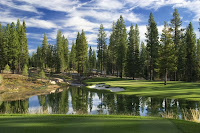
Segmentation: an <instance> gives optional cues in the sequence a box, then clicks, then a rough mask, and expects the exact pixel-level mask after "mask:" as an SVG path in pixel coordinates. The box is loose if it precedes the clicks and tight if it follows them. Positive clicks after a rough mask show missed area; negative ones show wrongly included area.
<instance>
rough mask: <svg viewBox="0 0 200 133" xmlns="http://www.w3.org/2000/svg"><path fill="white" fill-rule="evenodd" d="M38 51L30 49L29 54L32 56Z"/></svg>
mask: <svg viewBox="0 0 200 133" xmlns="http://www.w3.org/2000/svg"><path fill="white" fill-rule="evenodd" d="M36 51H37V49H29V50H28V52H29V54H32V53H33V52H34V53H36Z"/></svg>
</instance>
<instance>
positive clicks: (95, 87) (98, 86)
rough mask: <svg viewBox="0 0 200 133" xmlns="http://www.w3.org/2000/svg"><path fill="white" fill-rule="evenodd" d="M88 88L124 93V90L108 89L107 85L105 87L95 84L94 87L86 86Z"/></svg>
mask: <svg viewBox="0 0 200 133" xmlns="http://www.w3.org/2000/svg"><path fill="white" fill-rule="evenodd" d="M88 88H91V89H97V90H110V91H111V92H119V91H124V88H120V87H110V86H109V85H105V84H96V85H92V86H88Z"/></svg>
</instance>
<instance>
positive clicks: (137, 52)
mask: <svg viewBox="0 0 200 133" xmlns="http://www.w3.org/2000/svg"><path fill="white" fill-rule="evenodd" d="M134 38H135V39H134V40H135V43H134V44H135V46H134V47H135V48H134V71H135V75H136V76H139V70H140V50H139V44H140V36H139V28H138V25H137V24H136V25H135V35H134Z"/></svg>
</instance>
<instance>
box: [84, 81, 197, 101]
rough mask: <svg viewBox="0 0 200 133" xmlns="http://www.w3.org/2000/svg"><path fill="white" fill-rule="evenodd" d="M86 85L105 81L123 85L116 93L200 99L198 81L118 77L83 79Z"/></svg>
mask: <svg viewBox="0 0 200 133" xmlns="http://www.w3.org/2000/svg"><path fill="white" fill-rule="evenodd" d="M84 82H85V83H86V84H88V85H92V84H99V83H105V84H107V85H111V86H113V87H123V88H124V89H125V91H121V92H116V93H117V94H127V95H137V96H156V97H166V98H174V99H178V98H181V99H186V100H193V101H200V83H198V82H181V81H168V84H167V85H164V84H163V81H145V80H143V81H141V80H128V79H120V78H93V79H89V80H86V81H84Z"/></svg>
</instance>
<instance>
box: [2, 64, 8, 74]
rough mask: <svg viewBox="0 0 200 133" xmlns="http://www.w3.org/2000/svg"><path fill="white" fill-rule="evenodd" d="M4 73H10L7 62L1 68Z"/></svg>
mask: <svg viewBox="0 0 200 133" xmlns="http://www.w3.org/2000/svg"><path fill="white" fill-rule="evenodd" d="M3 72H4V73H10V66H9V65H8V64H7V65H6V66H5V68H4V70H3Z"/></svg>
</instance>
